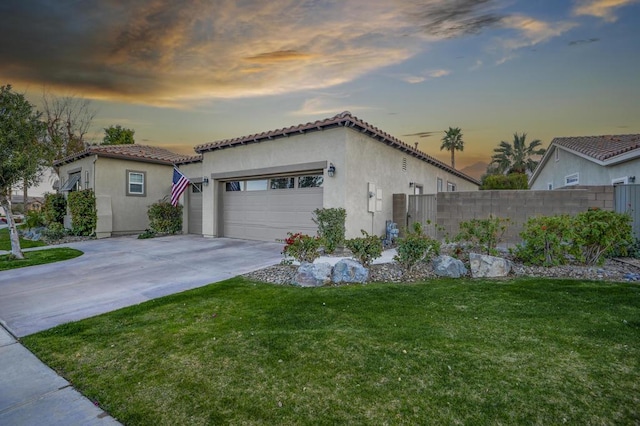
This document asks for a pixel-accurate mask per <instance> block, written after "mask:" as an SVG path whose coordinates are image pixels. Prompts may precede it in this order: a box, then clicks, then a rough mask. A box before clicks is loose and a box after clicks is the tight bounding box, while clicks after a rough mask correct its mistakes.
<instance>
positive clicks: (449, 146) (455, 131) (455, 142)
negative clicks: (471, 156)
mask: <svg viewBox="0 0 640 426" xmlns="http://www.w3.org/2000/svg"><path fill="white" fill-rule="evenodd" d="M443 149H446V150H447V151H451V167H452V168H454V169H455V168H456V157H455V152H456V150H458V151H464V141H463V140H462V130H460V127H449V130H446V131H445V132H444V137H443V138H442V146H440V151H442V150H443Z"/></svg>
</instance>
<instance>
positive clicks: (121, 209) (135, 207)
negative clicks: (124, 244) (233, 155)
mask: <svg viewBox="0 0 640 426" xmlns="http://www.w3.org/2000/svg"><path fill="white" fill-rule="evenodd" d="M185 158H186V157H185V156H184V155H180V154H176V153H173V152H171V151H168V150H166V149H163V148H158V147H153V146H145V145H137V144H133V145H99V146H90V147H88V148H87V149H85V150H84V151H82V152H79V153H77V154H74V155H71V156H69V157H66V158H63V159H60V160H57V161H56V162H55V164H54V165H55V167H56V168H57V169H58V176H59V177H60V181H61V185H60V189H59V190H60V192H62V193H64V194H68V193H69V192H72V191H76V190H80V189H87V188H91V189H93V191H94V193H95V195H96V207H97V214H98V222H97V228H96V236H97V237H98V238H104V237H110V236H112V235H118V234H132V233H139V232H142V231H144V230H145V229H146V228H148V227H149V218H148V216H147V211H148V208H149V206H150V205H151V204H153V203H155V202H157V201H158V200H161V199H162V198H164V197H166V196H168V195H169V194H170V193H171V181H172V176H173V165H174V163H176V162H179V161H183V160H185ZM69 219H70V218H67V220H66V225H67V226H69V224H70V222H69Z"/></svg>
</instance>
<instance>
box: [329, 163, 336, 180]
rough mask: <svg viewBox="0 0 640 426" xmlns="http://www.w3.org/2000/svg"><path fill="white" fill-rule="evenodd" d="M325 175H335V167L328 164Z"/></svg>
mask: <svg viewBox="0 0 640 426" xmlns="http://www.w3.org/2000/svg"><path fill="white" fill-rule="evenodd" d="M327 174H328V175H329V177H333V175H335V174H336V166H334V165H333V163H329V168H328V169H327Z"/></svg>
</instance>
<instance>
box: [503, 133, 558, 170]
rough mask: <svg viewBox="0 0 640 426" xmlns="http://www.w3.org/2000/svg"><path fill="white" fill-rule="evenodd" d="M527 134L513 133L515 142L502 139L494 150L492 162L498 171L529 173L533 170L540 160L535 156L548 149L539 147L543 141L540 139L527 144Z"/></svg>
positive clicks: (542, 153)
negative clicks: (535, 158)
mask: <svg viewBox="0 0 640 426" xmlns="http://www.w3.org/2000/svg"><path fill="white" fill-rule="evenodd" d="M526 139H527V134H526V133H522V134H521V135H519V134H518V133H517V132H516V133H514V134H513V143H509V142H505V141H501V142H500V145H498V147H497V148H496V149H494V150H493V152H495V154H493V156H492V157H491V164H495V166H496V171H497V172H498V173H527V172H533V171H534V170H535V168H536V166H537V165H538V161H536V160H534V159H532V158H531V157H533V156H538V155H544V153H545V152H546V149H544V148H538V147H539V146H540V145H541V144H542V142H540V140H539V139H536V140H533V141H531V143H529V145H528V146H527V142H526Z"/></svg>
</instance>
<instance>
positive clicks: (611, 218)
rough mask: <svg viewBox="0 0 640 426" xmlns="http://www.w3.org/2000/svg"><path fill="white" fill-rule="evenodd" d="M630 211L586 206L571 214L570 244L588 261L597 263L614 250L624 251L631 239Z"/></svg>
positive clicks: (588, 263)
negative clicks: (571, 230)
mask: <svg viewBox="0 0 640 426" xmlns="http://www.w3.org/2000/svg"><path fill="white" fill-rule="evenodd" d="M631 221H632V219H631V215H629V214H628V213H616V212H613V211H607V210H599V209H589V210H588V211H586V212H583V213H578V214H577V215H576V216H575V217H574V218H573V228H574V229H573V231H574V235H573V247H574V250H575V251H576V252H577V253H578V256H579V259H580V260H581V261H582V262H584V263H586V264H587V265H599V264H602V263H603V262H604V260H605V257H607V256H610V255H612V254H613V253H614V252H615V251H616V250H621V251H622V252H623V253H624V252H625V251H626V249H627V247H629V246H630V245H632V244H633V243H634V240H633V233H632V228H631Z"/></svg>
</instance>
